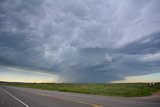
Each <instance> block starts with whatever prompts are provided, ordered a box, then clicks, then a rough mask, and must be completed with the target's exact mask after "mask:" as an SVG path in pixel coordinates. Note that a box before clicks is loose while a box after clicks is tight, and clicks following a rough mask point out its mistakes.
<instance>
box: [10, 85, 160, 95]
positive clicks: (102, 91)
mask: <svg viewBox="0 0 160 107" xmlns="http://www.w3.org/2000/svg"><path fill="white" fill-rule="evenodd" d="M7 85H12V86H17V87H26V88H36V89H43V90H59V91H65V92H75V93H85V94H95V95H105V96H127V97H136V96H148V95H152V94H153V93H154V92H157V91H160V84H156V85H153V86H149V85H148V84H147V83H112V84H67V83H61V84H56V83H8V84H7Z"/></svg>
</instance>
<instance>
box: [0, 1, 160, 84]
mask: <svg viewBox="0 0 160 107" xmlns="http://www.w3.org/2000/svg"><path fill="white" fill-rule="evenodd" d="M159 77H160V1H159V0H0V81H18V82H71V83H107V82H153V81H154V82H158V81H159V82H160V78H159Z"/></svg>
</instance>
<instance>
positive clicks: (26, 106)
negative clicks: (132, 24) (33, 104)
mask: <svg viewBox="0 0 160 107" xmlns="http://www.w3.org/2000/svg"><path fill="white" fill-rule="evenodd" d="M1 88H2V87H1ZM2 89H3V90H4V91H5V92H6V93H8V94H9V95H10V96H12V97H13V98H15V99H16V100H17V101H19V102H20V103H22V104H23V105H24V106H25V107H29V106H28V105H27V104H25V103H24V102H23V101H21V100H20V99H18V98H17V97H15V96H14V95H12V94H11V93H9V92H8V91H7V90H5V89H4V88H2Z"/></svg>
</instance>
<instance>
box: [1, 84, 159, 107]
mask: <svg viewBox="0 0 160 107" xmlns="http://www.w3.org/2000/svg"><path fill="white" fill-rule="evenodd" d="M0 107H160V96H153V97H140V98H139V97H136V98H126V97H106V96H98V95H87V94H78V93H69V92H60V91H48V90H38V89H29V88H19V87H12V86H0Z"/></svg>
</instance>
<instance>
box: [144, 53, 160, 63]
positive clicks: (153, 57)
mask: <svg viewBox="0 0 160 107" xmlns="http://www.w3.org/2000/svg"><path fill="white" fill-rule="evenodd" d="M142 60H143V61H160V53H155V54H147V55H145V56H144V57H142Z"/></svg>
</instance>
